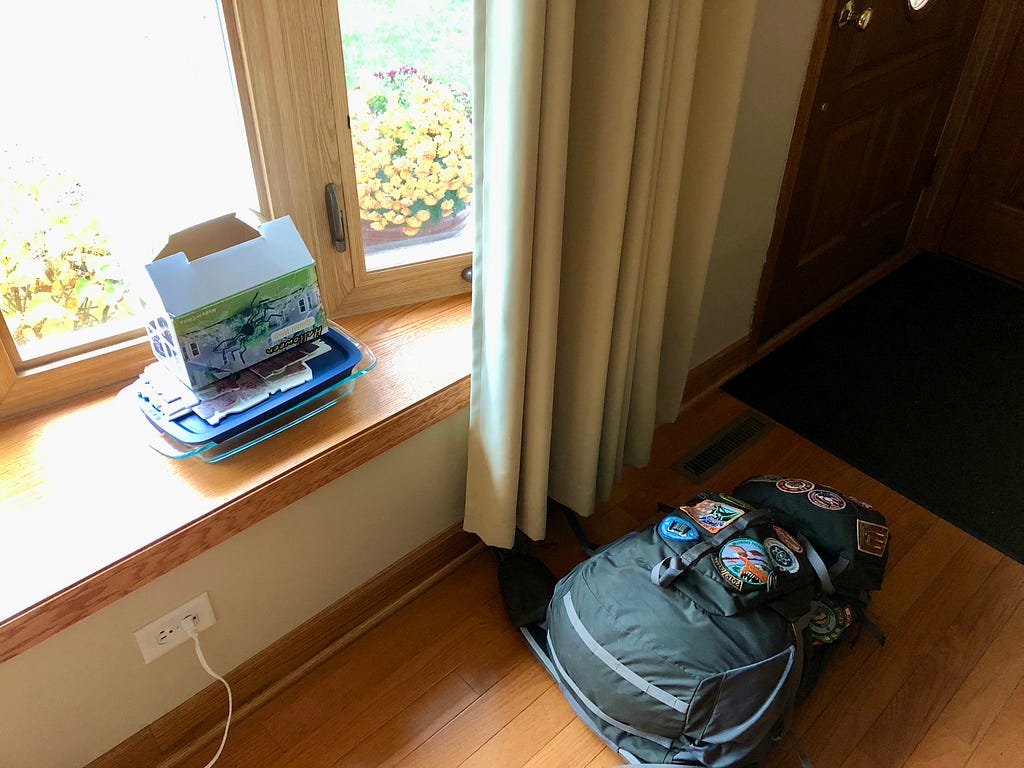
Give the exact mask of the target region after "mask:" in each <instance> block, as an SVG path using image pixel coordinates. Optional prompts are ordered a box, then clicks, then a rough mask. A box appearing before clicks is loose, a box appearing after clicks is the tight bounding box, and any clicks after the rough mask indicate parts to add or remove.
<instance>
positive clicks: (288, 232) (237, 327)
mask: <svg viewBox="0 0 1024 768" xmlns="http://www.w3.org/2000/svg"><path fill="white" fill-rule="evenodd" d="M146 271H147V272H148V273H149V276H150V279H151V280H152V282H153V287H154V288H155V293H156V297H157V299H156V301H157V306H156V307H155V308H153V310H155V311H153V312H152V314H153V315H155V316H154V317H153V319H152V320H151V321H150V322H149V323H148V325H147V326H146V330H147V333H148V334H149V340H150V344H151V345H152V347H153V353H154V354H155V355H156V357H157V359H158V360H160V361H162V362H163V363H164V365H166V366H167V367H168V368H169V369H170V370H171V371H172V372H173V373H174V374H175V376H177V377H178V378H179V379H181V380H182V381H183V382H184V383H185V384H187V385H188V386H189V387H191V388H192V389H202V388H203V387H205V386H208V385H210V384H212V383H213V382H215V381H217V380H219V379H222V378H224V377H225V376H229V375H230V374H232V373H234V372H236V371H239V370H241V369H243V368H247V367H249V366H250V365H253V364H255V363H258V362H259V361H260V360H265V359H266V358H268V357H270V356H271V355H273V354H275V353H277V352H281V351H283V350H284V349H287V348H288V347H290V346H292V345H295V344H301V343H303V342H306V341H309V340H311V339H315V338H316V337H318V336H320V335H321V334H322V333H323V332H324V330H325V328H326V320H325V317H324V311H323V306H322V303H321V300H320V287H319V285H318V284H317V280H316V269H315V266H314V263H313V257H312V256H311V255H310V253H309V250H308V249H307V248H306V246H305V244H304V243H303V242H302V238H301V237H300V235H299V233H298V230H296V229H295V225H294V223H292V220H291V217H290V216H284V217H282V218H280V219H274V220H273V221H268V222H264V223H263V224H260V225H259V226H258V227H257V228H255V229H254V228H253V227H251V226H249V225H248V224H246V223H244V222H242V221H241V220H239V219H238V218H237V217H236V216H234V215H233V214H228V215H227V216H222V217H220V218H218V219H213V220H212V221H208V222H205V223H203V224H199V225H197V226H195V227H191V228H189V229H187V230H184V231H182V232H178V233H176V234H174V235H172V236H171V237H170V238H169V239H168V242H167V245H165V246H164V248H163V249H162V250H161V251H160V253H158V254H157V256H156V259H155V260H154V261H153V262H152V263H151V264H147V265H146Z"/></svg>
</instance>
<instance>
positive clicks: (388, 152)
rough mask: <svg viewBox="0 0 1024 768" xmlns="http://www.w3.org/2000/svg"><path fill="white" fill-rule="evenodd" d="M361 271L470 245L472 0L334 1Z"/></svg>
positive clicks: (467, 248)
mask: <svg viewBox="0 0 1024 768" xmlns="http://www.w3.org/2000/svg"><path fill="white" fill-rule="evenodd" d="M339 7H340V12H341V29H342V41H343V49H344V58H345V84H346V92H347V94H346V95H347V100H348V107H349V121H350V125H351V129H352V130H351V133H352V145H353V152H354V159H355V169H356V191H357V193H358V199H359V220H360V231H361V235H362V239H363V246H364V254H365V263H366V268H367V269H368V270H374V269H384V268H387V267H389V266H394V265H399V264H410V263H414V262H417V261H425V260H429V259H433V258H438V257H443V256H450V255H452V254H457V253H466V252H469V251H471V250H472V241H473V228H472V219H471V216H470V214H471V208H470V206H471V204H472V194H473V113H472V108H473V105H472V102H471V100H470V93H471V89H472V78H473V59H472V50H473V41H472V21H473V18H472V7H471V5H470V2H469V0H339Z"/></svg>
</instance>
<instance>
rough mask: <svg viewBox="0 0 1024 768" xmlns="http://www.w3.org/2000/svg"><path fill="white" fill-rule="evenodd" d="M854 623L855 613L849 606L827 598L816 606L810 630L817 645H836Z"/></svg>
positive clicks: (809, 626)
mask: <svg viewBox="0 0 1024 768" xmlns="http://www.w3.org/2000/svg"><path fill="white" fill-rule="evenodd" d="M852 623H853V611H852V610H850V606H848V605H840V604H838V603H836V602H833V601H832V600H829V599H828V598H827V597H825V598H822V599H821V600H820V601H818V602H817V603H815V604H814V613H813V614H812V615H811V623H810V624H809V625H808V627H807V628H808V629H809V630H810V632H811V638H812V639H813V641H814V644H815V645H823V644H824V643H834V642H835V641H836V640H838V639H839V636H840V635H841V634H843V630H844V629H846V628H847V627H848V626H850V624H852Z"/></svg>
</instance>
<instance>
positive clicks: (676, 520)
mask: <svg viewBox="0 0 1024 768" xmlns="http://www.w3.org/2000/svg"><path fill="white" fill-rule="evenodd" d="M658 533H659V534H661V538H663V539H666V540H668V541H697V540H698V539H699V538H700V533H698V532H697V529H696V527H694V525H693V523H691V522H690V521H689V520H683V518H681V517H677V516H676V515H669V516H668V517H666V518H665V519H664V520H662V521H661V522H660V523H658Z"/></svg>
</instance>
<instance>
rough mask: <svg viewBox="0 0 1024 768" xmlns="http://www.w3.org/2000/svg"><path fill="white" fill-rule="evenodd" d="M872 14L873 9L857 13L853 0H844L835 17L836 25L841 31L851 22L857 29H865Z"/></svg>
mask: <svg viewBox="0 0 1024 768" xmlns="http://www.w3.org/2000/svg"><path fill="white" fill-rule="evenodd" d="M874 13H875V11H874V9H873V8H865V9H864V10H863V11H858V10H857V6H856V3H855V2H854V0H846V2H845V3H843V6H842V7H841V8H840V9H839V13H838V14H837V15H836V24H837V25H838V26H839V28H840V29H842V28H843V27H845V26H846V25H847V24H849V23H851V22H853V23H855V24H856V25H857V27H858V29H862V30H863V29H867V28H868V25H869V24H870V23H871V19H872V17H873V16H874Z"/></svg>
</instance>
